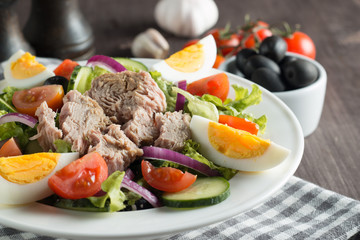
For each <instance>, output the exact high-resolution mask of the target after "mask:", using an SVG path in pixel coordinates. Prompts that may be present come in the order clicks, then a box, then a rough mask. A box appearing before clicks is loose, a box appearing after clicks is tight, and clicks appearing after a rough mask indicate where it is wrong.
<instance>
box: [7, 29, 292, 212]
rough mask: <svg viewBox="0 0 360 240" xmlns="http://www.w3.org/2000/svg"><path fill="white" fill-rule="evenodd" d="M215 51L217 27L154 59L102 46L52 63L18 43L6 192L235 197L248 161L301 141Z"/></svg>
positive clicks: (54, 201) (87, 197)
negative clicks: (112, 53)
mask: <svg viewBox="0 0 360 240" xmlns="http://www.w3.org/2000/svg"><path fill="white" fill-rule="evenodd" d="M215 58H216V45H215V42H214V39H213V37H212V36H211V35H210V36H207V37H205V38H203V39H201V40H200V41H199V42H198V43H197V44H194V45H191V46H189V47H187V48H185V49H183V50H180V51H178V52H176V53H175V54H173V55H171V56H170V57H169V58H168V59H165V60H161V61H159V62H158V63H156V64H154V65H152V66H150V67H149V68H148V67H147V66H145V65H144V64H143V63H142V62H141V61H138V60H134V59H128V58H116V57H115V58H113V57H108V56H103V55H95V56H93V57H91V58H90V59H89V60H88V61H87V62H86V63H84V64H79V63H77V62H74V61H71V60H68V59H66V60H64V61H63V62H62V63H61V64H59V65H58V66H57V67H56V68H55V70H52V69H49V68H47V67H46V66H44V65H42V64H40V63H39V62H38V61H37V60H36V58H35V56H32V55H31V54H29V53H25V52H23V51H22V50H19V51H18V52H17V53H15V54H14V55H13V56H12V57H11V58H10V59H9V60H8V61H6V62H4V63H3V64H2V66H3V69H4V80H2V85H3V86H5V87H4V88H3V89H2V94H1V95H0V109H1V110H0V115H1V116H0V140H1V142H2V146H1V148H0V192H1V193H2V194H1V195H2V197H1V198H0V204H3V205H16V204H27V203H31V202H35V201H39V202H41V203H43V204H48V205H51V206H55V207H59V208H66V209H73V210H79V211H98V212H118V211H126V210H139V209H146V208H156V207H161V206H167V207H172V208H186V209H188V208H198V207H206V206H210V205H215V204H218V203H220V202H222V201H224V200H226V199H227V198H228V197H229V195H230V194H231V192H230V183H229V180H230V179H231V178H232V177H233V176H234V175H235V174H236V173H237V172H238V171H246V172H256V173H257V174H262V173H261V172H262V171H266V170H268V169H271V168H274V167H276V166H278V165H279V164H281V163H282V162H283V161H284V160H285V159H286V158H287V157H288V156H289V154H290V150H289V149H287V148H285V147H283V146H281V145H279V144H277V143H275V142H272V141H271V140H269V139H265V138H263V136H264V133H265V132H266V122H267V118H266V116H265V115H261V116H254V115H253V114H251V113H250V112H248V111H247V109H248V107H250V106H252V105H256V104H259V103H260V102H261V89H260V88H259V87H258V86H257V85H255V84H254V85H252V89H248V88H245V87H242V86H240V85H231V86H230V83H229V80H228V76H227V74H226V73H224V72H220V71H218V72H216V73H215V74H213V72H211V71H210V70H211V69H212V66H213V64H214V61H215ZM229 91H233V92H234V93H235V98H234V99H229V98H228V94H229Z"/></svg>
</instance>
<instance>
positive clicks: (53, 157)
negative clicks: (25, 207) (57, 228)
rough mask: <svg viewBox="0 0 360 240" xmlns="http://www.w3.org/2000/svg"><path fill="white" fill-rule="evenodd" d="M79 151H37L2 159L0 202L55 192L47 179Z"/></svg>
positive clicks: (24, 200)
mask: <svg viewBox="0 0 360 240" xmlns="http://www.w3.org/2000/svg"><path fill="white" fill-rule="evenodd" d="M78 158H79V153H75V152H74V153H34V154H27V155H21V156H16V157H2V158H0V193H1V197H0V204H25V203H30V202H35V201H38V200H41V199H43V198H45V197H48V196H50V195H51V194H53V192H52V190H51V189H50V188H49V186H48V179H49V178H50V177H51V176H52V175H53V174H54V173H55V172H56V171H58V170H60V169H62V168H63V167H65V166H66V165H68V164H69V163H71V162H72V161H74V160H76V159H78Z"/></svg>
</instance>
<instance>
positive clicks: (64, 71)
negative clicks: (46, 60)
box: [54, 59, 79, 80]
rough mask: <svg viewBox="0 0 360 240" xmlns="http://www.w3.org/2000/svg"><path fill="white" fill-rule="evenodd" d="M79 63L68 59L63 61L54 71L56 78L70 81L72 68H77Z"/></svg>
mask: <svg viewBox="0 0 360 240" xmlns="http://www.w3.org/2000/svg"><path fill="white" fill-rule="evenodd" d="M78 65H79V63H77V62H75V61H72V60H70V59H65V60H64V61H63V62H62V63H60V64H59V66H58V67H57V68H56V69H55V70H54V73H55V75H56V76H62V77H64V78H66V79H67V80H70V77H71V74H72V72H73V71H74V68H75V67H76V66H78Z"/></svg>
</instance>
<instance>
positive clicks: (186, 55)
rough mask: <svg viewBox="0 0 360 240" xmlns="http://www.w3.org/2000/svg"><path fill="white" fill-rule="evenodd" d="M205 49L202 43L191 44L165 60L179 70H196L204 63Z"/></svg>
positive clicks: (187, 71)
mask: <svg viewBox="0 0 360 240" xmlns="http://www.w3.org/2000/svg"><path fill="white" fill-rule="evenodd" d="M204 58H205V57H204V49H203V45H202V44H200V43H197V44H193V45H190V46H189V47H186V48H184V49H183V50H181V51H178V52H176V53H174V54H173V55H171V56H170V57H169V58H168V59H166V60H165V62H166V63H167V64H168V65H169V66H170V67H171V68H173V69H175V70H177V71H179V72H186V73H191V72H196V71H198V70H199V69H200V68H201V67H202V66H203V64H204V60H205V59H204Z"/></svg>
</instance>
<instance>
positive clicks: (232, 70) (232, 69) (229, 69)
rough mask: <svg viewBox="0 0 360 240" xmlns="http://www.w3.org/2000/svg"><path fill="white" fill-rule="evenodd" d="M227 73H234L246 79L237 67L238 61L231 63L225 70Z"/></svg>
mask: <svg viewBox="0 0 360 240" xmlns="http://www.w3.org/2000/svg"><path fill="white" fill-rule="evenodd" d="M224 70H225V71H226V72H229V73H233V74H235V75H238V76H240V77H244V74H243V73H242V72H241V71H240V70H239V68H238V67H237V66H236V61H230V62H229V63H228V64H227V65H226V68H225V69H224Z"/></svg>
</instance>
